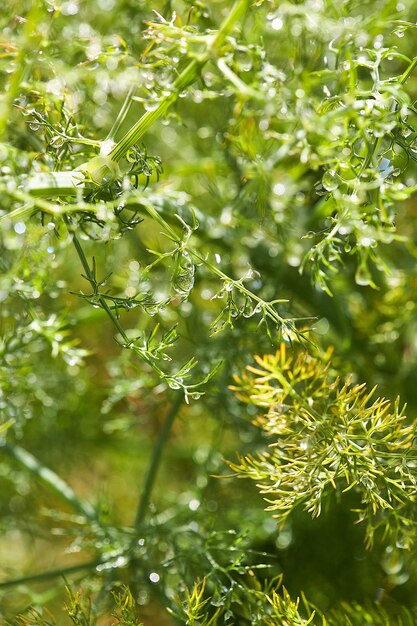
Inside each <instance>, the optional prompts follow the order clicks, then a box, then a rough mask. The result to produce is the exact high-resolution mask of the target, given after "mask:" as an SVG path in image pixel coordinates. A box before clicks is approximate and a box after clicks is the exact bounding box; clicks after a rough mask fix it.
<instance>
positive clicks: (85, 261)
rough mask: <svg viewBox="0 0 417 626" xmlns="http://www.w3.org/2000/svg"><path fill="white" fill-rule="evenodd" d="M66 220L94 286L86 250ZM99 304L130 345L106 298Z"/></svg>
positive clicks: (66, 220)
mask: <svg viewBox="0 0 417 626" xmlns="http://www.w3.org/2000/svg"><path fill="white" fill-rule="evenodd" d="M64 220H65V223H66V224H67V227H68V230H69V232H70V234H71V237H72V241H73V244H74V247H75V249H76V251H77V254H78V257H79V259H80V261H81V264H82V266H83V268H84V271H85V275H86V277H87V278H88V280H89V281H90V282H91V283H92V284H93V283H94V281H95V279H94V276H93V273H92V271H91V269H90V265H89V263H88V260H87V257H86V255H85V253H84V250H83V248H82V246H81V243H80V241H79V239H78V237H77V235H76V234H75V232H74V231H73V230H72V228H71V225H70V222H69V220H68V218H67V217H66V216H64ZM98 302H99V303H100V306H101V307H102V309H103V310H104V311H105V312H106V313H107V315H108V317H109V318H110V319H111V321H112V322H113V324H114V326H115V327H116V328H117V331H118V333H119V334H120V336H121V337H122V339H123V341H124V342H125V344H129V343H130V340H129V337H128V336H127V335H126V333H125V331H124V329H123V327H122V325H121V324H120V322H119V320H118V319H117V317H116V316H115V315H114V313H113V311H112V310H111V308H110V307H109V305H108V304H107V302H106V300H105V298H103V297H102V296H98Z"/></svg>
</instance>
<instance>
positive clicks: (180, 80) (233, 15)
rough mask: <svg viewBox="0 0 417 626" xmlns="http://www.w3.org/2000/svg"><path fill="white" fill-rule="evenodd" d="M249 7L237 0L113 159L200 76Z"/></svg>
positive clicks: (121, 154)
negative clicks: (202, 51)
mask: <svg viewBox="0 0 417 626" xmlns="http://www.w3.org/2000/svg"><path fill="white" fill-rule="evenodd" d="M248 8H249V0H237V2H236V3H235V4H234V6H233V8H232V10H231V11H230V13H229V15H228V17H227V18H226V19H225V21H224V22H223V24H222V25H221V26H220V28H219V30H218V32H217V34H216V36H215V37H214V39H213V41H212V43H211V45H209V46H208V48H207V50H206V52H205V54H203V55H201V57H199V58H198V59H192V60H191V61H190V63H189V64H188V65H187V66H186V67H185V69H184V70H183V71H182V72H181V74H179V76H178V77H177V78H176V80H175V81H174V83H173V85H172V92H171V93H170V94H169V95H167V96H165V97H164V98H162V100H160V102H159V104H158V106H157V107H156V109H155V110H153V111H147V112H146V113H144V114H143V115H142V117H141V118H140V119H139V120H138V121H137V122H136V124H134V125H133V126H132V128H131V129H130V130H129V131H128V132H127V133H126V134H125V136H124V137H122V139H121V140H120V141H119V142H118V144H117V145H116V146H115V147H114V148H113V150H112V151H111V152H110V154H109V156H110V158H111V159H112V160H113V161H116V162H118V161H120V159H122V158H123V157H124V156H125V154H126V153H127V151H128V150H129V149H130V148H131V147H132V146H133V145H134V144H135V143H137V142H138V140H139V139H140V138H141V137H142V135H143V134H144V133H145V132H146V131H147V130H148V129H149V128H150V127H151V126H152V125H153V124H154V123H155V122H156V121H157V120H158V119H159V118H161V117H162V116H163V115H165V113H166V112H167V110H168V109H169V107H170V106H171V105H172V104H173V103H174V102H175V101H176V100H177V99H178V97H179V95H180V93H181V92H182V91H184V89H186V88H187V87H189V86H190V85H191V84H192V83H193V82H194V81H195V80H196V78H198V76H199V74H200V71H201V69H202V68H203V66H204V65H205V64H206V63H207V61H208V60H209V58H210V55H211V53H212V51H217V50H218V49H219V48H220V47H221V46H222V44H223V43H224V41H225V39H226V37H227V36H228V35H229V34H230V33H231V32H232V30H233V28H234V26H235V24H236V23H237V22H238V21H239V20H240V19H242V18H243V17H244V15H245V14H246V12H247V10H248Z"/></svg>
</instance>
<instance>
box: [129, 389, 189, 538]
mask: <svg viewBox="0 0 417 626" xmlns="http://www.w3.org/2000/svg"><path fill="white" fill-rule="evenodd" d="M184 399H185V396H184V394H183V393H178V395H177V397H176V399H175V402H174V403H173V405H172V407H171V409H170V411H169V413H168V415H167V416H166V419H165V422H164V423H163V426H162V428H161V432H160V433H159V436H158V440H157V442H156V444H155V446H154V448H153V450H152V456H151V459H150V463H149V466H148V470H147V472H146V477H145V483H144V485H143V491H142V495H141V497H140V500H139V504H138V508H137V512H136V518H135V528H139V527H140V526H141V524H142V522H143V520H144V518H145V515H146V511H147V509H148V506H149V500H150V497H151V494H152V489H153V487H154V484H155V479H156V475H157V472H158V469H159V465H160V463H161V458H162V453H163V451H164V448H165V445H166V443H167V441H168V437H169V433H170V431H171V427H172V424H173V423H174V421H175V418H176V416H177V415H178V412H179V410H180V408H181V405H182V404H183V402H184Z"/></svg>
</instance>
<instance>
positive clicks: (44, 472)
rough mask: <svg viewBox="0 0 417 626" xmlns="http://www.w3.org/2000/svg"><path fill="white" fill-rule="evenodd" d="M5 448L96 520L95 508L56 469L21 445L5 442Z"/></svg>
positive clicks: (76, 507) (80, 511)
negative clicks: (79, 495)
mask: <svg viewBox="0 0 417 626" xmlns="http://www.w3.org/2000/svg"><path fill="white" fill-rule="evenodd" d="M2 447H3V449H4V450H6V452H8V453H9V454H10V455H11V456H12V457H13V458H14V459H16V461H18V462H19V463H20V465H23V467H25V468H26V469H27V470H29V471H30V472H32V474H34V475H35V476H36V477H37V478H39V479H40V481H41V482H42V483H44V485H46V486H47V487H49V488H50V489H52V490H53V491H54V492H55V493H56V494H58V495H59V496H60V497H61V498H63V499H64V500H65V501H66V502H67V503H68V504H69V505H71V507H72V508H73V509H75V510H76V511H78V512H79V513H81V514H82V515H84V516H85V517H86V518H87V519H89V520H95V519H96V514H95V511H94V509H93V508H92V507H91V506H90V505H89V504H87V503H86V502H82V501H81V500H80V499H79V498H77V496H76V495H75V493H74V491H73V490H72V489H71V487H70V486H69V485H68V483H66V482H65V481H64V480H63V479H62V478H60V477H59V476H58V475H57V474H55V472H54V471H52V470H51V469H49V467H46V466H45V465H43V464H42V463H41V462H40V461H39V460H38V459H37V458H36V457H34V456H33V455H32V454H30V452H27V450H24V449H23V448H21V447H20V446H14V445H12V444H11V443H6V442H5V443H3V446H2Z"/></svg>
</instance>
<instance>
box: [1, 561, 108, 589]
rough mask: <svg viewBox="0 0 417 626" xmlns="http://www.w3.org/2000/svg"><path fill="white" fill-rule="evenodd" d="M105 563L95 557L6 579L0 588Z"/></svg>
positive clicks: (42, 579)
mask: <svg viewBox="0 0 417 626" xmlns="http://www.w3.org/2000/svg"><path fill="white" fill-rule="evenodd" d="M102 563H105V561H104V560H103V559H94V560H92V561H87V562H86V563H80V564H79V565H71V566H69V567H60V568H57V569H52V570H48V571H47V572H42V573H40V574H30V575H29V576H22V577H21V578H14V579H13V580H6V581H5V582H0V590H1V589H8V588H10V587H17V586H18V585H26V584H27V583H34V582H42V581H44V580H50V579H51V578H59V577H61V576H68V575H69V574H75V573H76V572H81V571H82V570H89V569H95V568H96V567H97V566H98V565H101V564H102Z"/></svg>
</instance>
